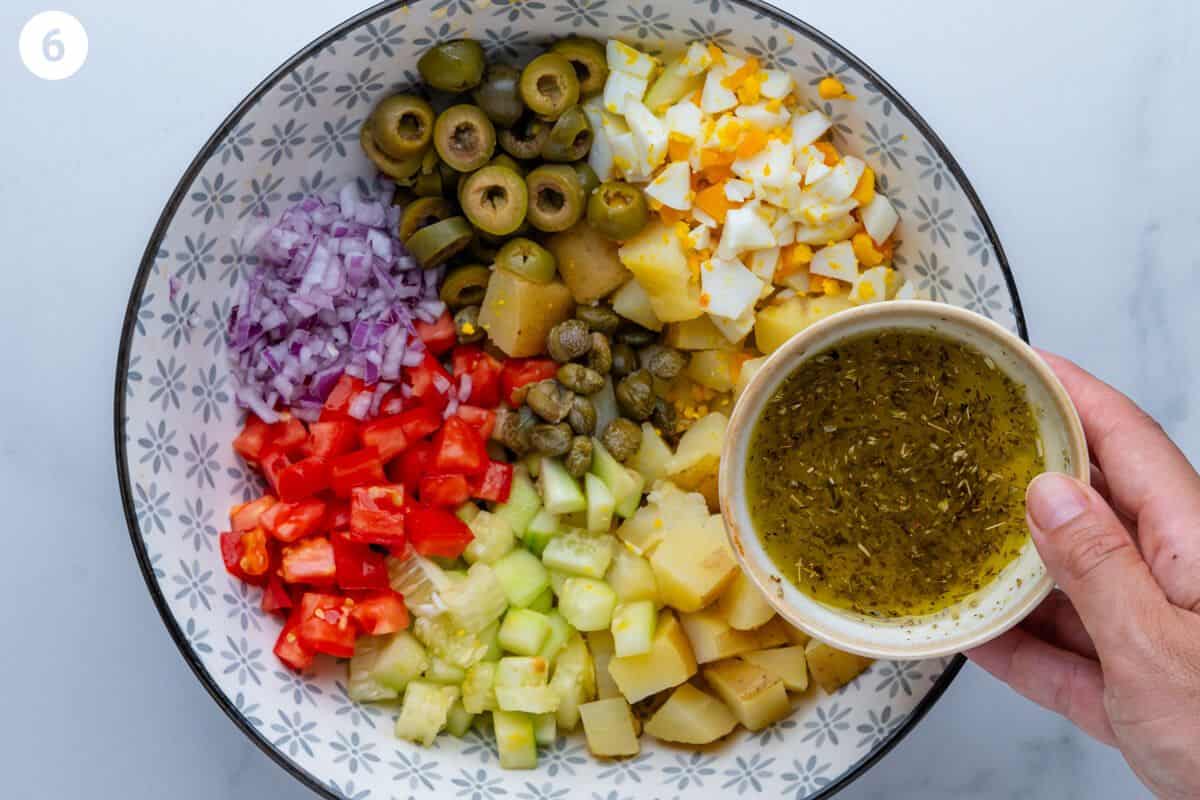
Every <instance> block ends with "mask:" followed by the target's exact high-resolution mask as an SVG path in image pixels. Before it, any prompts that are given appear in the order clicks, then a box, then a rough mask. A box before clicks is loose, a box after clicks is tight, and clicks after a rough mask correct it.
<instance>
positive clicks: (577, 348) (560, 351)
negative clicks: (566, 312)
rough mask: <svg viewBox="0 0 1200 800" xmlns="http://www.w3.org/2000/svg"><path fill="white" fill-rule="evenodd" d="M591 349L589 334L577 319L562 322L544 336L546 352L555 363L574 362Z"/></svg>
mask: <svg viewBox="0 0 1200 800" xmlns="http://www.w3.org/2000/svg"><path fill="white" fill-rule="evenodd" d="M591 349H592V337H591V332H590V331H589V330H588V328H587V325H585V324H583V323H582V322H580V321H579V320H577V319H568V320H564V321H562V322H560V323H558V324H557V325H555V326H554V327H553V328H551V329H550V333H549V334H548V335H547V336H546V352H547V353H549V354H550V357H551V358H553V359H554V360H555V361H559V362H565V361H574V360H575V359H577V358H581V357H583V356H585V355H587V353H588V351H589V350H591Z"/></svg>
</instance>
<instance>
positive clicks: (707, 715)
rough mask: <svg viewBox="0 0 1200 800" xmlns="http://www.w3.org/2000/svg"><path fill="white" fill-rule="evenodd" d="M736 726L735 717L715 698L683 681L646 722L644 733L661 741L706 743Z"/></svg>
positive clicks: (713, 740) (718, 737)
mask: <svg viewBox="0 0 1200 800" xmlns="http://www.w3.org/2000/svg"><path fill="white" fill-rule="evenodd" d="M736 726H737V717H735V716H734V715H733V712H732V711H730V710H729V707H728V706H726V705H725V704H724V703H722V702H721V701H720V700H718V699H717V698H715V697H713V696H712V695H710V694H707V693H706V692H703V691H701V690H700V689H697V688H696V687H695V686H693V685H692V684H690V683H685V684H683V685H682V686H680V687H679V688H677V689H676V690H675V691H674V692H672V693H671V696H670V698H668V699H667V702H665V703H663V705H662V707H660V708H659V709H658V711H656V712H654V716H653V717H651V718H650V720H649V721H648V722H647V723H646V733H648V734H650V735H651V736H653V737H654V738H655V739H661V740H662V741H664V742H679V743H680V744H708V743H709V742H715V741H716V740H717V739H720V738H721V737H722V736H725V735H726V734H728V733H729V732H730V731H732V730H733V729H734V728H735V727H736Z"/></svg>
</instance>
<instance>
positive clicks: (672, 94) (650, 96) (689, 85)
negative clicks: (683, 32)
mask: <svg viewBox="0 0 1200 800" xmlns="http://www.w3.org/2000/svg"><path fill="white" fill-rule="evenodd" d="M704 79H705V75H704V73H703V72H699V73H697V72H695V70H693V69H692V68H691V67H690V66H689V65H688V64H687V63H686V62H685V61H684V57H683V56H680V57H679V58H677V59H675V60H674V61H672V62H671V63H669V64H667V65H666V66H665V67H663V71H662V72H660V73H659V75H658V77H657V78H655V79H654V83H652V84H650V90H649V91H648V92H646V98H645V100H643V103H645V106H646V108H648V109H650V110H651V111H653V112H654V113H655V114H662V113H663V112H664V111H666V110H667V106H670V105H674V104H675V103H677V102H679V101H680V100H682V99H683V98H685V97H687V96H688V95H689V94H692V93H693V92H695V91H696V90H697V89H699V88H701V87H702V86H704Z"/></svg>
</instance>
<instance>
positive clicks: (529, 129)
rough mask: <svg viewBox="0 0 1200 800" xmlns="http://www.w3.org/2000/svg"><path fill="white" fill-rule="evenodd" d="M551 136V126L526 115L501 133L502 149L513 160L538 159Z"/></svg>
mask: <svg viewBox="0 0 1200 800" xmlns="http://www.w3.org/2000/svg"><path fill="white" fill-rule="evenodd" d="M549 135H550V126H549V125H548V124H547V123H546V122H545V121H544V120H540V119H538V118H537V117H533V116H529V115H526V116H523V117H521V119H519V120H517V122H516V124H514V125H511V126H509V127H508V128H505V129H504V130H502V131H500V134H499V139H500V148H501V149H502V150H503V151H504V152H506V153H508V154H509V155H510V156H512V157H513V158H520V159H525V160H528V159H531V158H537V157H538V155H539V154H540V153H541V152H542V145H543V144H545V142H546V137H547V136H549Z"/></svg>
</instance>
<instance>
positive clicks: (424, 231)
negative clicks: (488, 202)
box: [404, 217, 473, 269]
mask: <svg viewBox="0 0 1200 800" xmlns="http://www.w3.org/2000/svg"><path fill="white" fill-rule="evenodd" d="M472 236H473V234H472V233H471V223H469V222H467V220H466V219H465V218H463V217H450V218H449V219H444V220H442V221H441V222H435V223H433V224H432V225H426V226H425V227H424V228H421V229H420V230H419V231H417V232H416V233H414V234H413V235H412V236H410V237H409V238H408V241H407V242H405V243H404V244H405V246H406V247H407V248H408V251H409V252H410V253H412V254H413V258H415V259H417V263H418V264H420V265H421V267H422V268H424V269H433V268H434V267H437V266H441V265H442V264H445V263H446V262H447V261H449V260H450V259H451V258H453V257H454V256H456V255H458V254H459V253H461V252H462V251H463V250H465V249H466V248H467V245H469V244H470V243H471V238H472Z"/></svg>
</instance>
